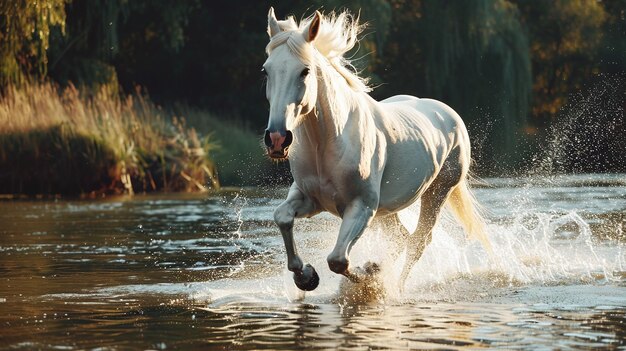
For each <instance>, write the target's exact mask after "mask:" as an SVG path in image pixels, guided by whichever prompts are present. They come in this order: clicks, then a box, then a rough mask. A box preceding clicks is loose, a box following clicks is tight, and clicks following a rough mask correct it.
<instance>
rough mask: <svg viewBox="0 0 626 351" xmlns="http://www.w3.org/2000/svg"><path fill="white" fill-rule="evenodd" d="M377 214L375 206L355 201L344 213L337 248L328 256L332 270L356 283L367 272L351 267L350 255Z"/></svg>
mask: <svg viewBox="0 0 626 351" xmlns="http://www.w3.org/2000/svg"><path fill="white" fill-rule="evenodd" d="M375 214H376V210H375V208H374V206H368V205H366V204H365V203H363V202H362V201H355V202H353V203H352V204H351V205H350V206H348V208H347V209H346V211H345V212H344V215H343V221H342V222H341V227H340V229H339V236H338V237H337V243H336V244H335V248H334V249H333V251H332V252H331V253H330V255H328V258H327V261H328V267H330V270H331V271H333V272H335V273H337V274H343V275H344V276H346V277H347V278H348V279H350V280H351V281H353V282H355V283H356V282H360V281H362V280H363V279H364V278H365V275H366V274H367V273H366V272H364V271H362V270H359V269H352V270H351V269H350V267H349V265H350V262H349V260H348V255H349V254H350V250H351V249H352V246H354V244H355V243H356V241H357V240H358V239H359V237H360V236H361V234H363V231H365V228H367V226H368V225H369V224H370V222H371V221H372V219H373V218H374V215H375Z"/></svg>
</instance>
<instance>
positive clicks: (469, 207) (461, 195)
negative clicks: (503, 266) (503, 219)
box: [448, 179, 492, 252]
mask: <svg viewBox="0 0 626 351" xmlns="http://www.w3.org/2000/svg"><path fill="white" fill-rule="evenodd" d="M448 204H449V205H450V208H451V209H452V212H453V213H454V215H455V216H456V217H457V218H458V220H459V221H460V222H461V224H462V225H463V228H464V229H465V232H466V233H467V235H468V237H469V238H470V239H477V240H479V241H480V242H481V243H482V244H483V247H484V248H485V249H486V250H487V251H489V252H491V251H492V250H491V243H490V242H489V238H487V234H486V232H485V220H484V219H483V216H482V209H481V207H480V205H479V204H478V201H476V197H474V194H473V193H472V191H471V190H470V188H469V185H468V181H467V179H464V180H463V181H461V183H459V184H458V185H457V186H456V187H455V188H454V189H453V190H452V193H451V194H450V198H449V199H448Z"/></svg>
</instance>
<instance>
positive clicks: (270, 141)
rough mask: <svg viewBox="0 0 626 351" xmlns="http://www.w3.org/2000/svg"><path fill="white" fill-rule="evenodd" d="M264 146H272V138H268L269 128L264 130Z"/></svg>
mask: <svg viewBox="0 0 626 351" xmlns="http://www.w3.org/2000/svg"><path fill="white" fill-rule="evenodd" d="M265 146H267V147H272V138H270V131H269V130H265Z"/></svg>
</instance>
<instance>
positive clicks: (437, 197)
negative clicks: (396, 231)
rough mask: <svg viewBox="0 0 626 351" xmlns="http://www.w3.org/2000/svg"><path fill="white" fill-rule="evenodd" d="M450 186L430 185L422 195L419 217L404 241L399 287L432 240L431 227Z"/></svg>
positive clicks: (401, 286)
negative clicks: (413, 230) (404, 254)
mask: <svg viewBox="0 0 626 351" xmlns="http://www.w3.org/2000/svg"><path fill="white" fill-rule="evenodd" d="M451 190H452V188H450V187H441V186H439V187H437V186H431V187H430V188H429V189H428V190H427V193H426V194H424V195H422V198H421V201H422V203H421V208H420V217H419V221H418V225H417V229H416V230H415V232H414V233H413V234H412V235H410V236H408V239H407V241H406V245H407V247H406V262H405V263H404V267H403V268H402V273H401V274H400V282H399V283H400V289H402V288H403V287H404V283H405V281H406V278H407V277H408V276H409V272H410V271H411V268H413V265H414V264H415V263H416V262H417V261H418V260H419V259H420V257H421V256H422V253H424V250H425V249H426V246H428V244H430V242H431V241H432V234H433V227H434V226H435V224H436V223H437V218H438V217H439V213H440V212H441V208H442V207H443V204H444V203H445V202H446V200H447V199H448V196H449V195H450V192H451Z"/></svg>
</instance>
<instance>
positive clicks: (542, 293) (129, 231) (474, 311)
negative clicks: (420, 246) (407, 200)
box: [0, 175, 626, 350]
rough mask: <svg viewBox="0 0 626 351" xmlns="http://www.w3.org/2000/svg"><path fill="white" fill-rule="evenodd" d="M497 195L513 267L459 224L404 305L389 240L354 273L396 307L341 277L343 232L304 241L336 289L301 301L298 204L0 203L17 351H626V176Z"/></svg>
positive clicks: (380, 239) (521, 183) (4, 329)
mask: <svg viewBox="0 0 626 351" xmlns="http://www.w3.org/2000/svg"><path fill="white" fill-rule="evenodd" d="M487 182H488V183H489V186H483V187H480V188H479V189H477V196H478V197H479V199H480V201H481V202H482V203H483V204H484V205H485V207H486V208H487V209H488V210H489V215H488V216H489V222H490V224H489V228H488V231H489V236H490V238H491V240H492V242H493V244H494V246H495V248H496V254H495V255H494V256H489V255H488V254H487V253H486V252H484V251H483V250H482V248H481V247H480V245H478V244H475V243H472V242H466V241H465V240H464V238H463V235H462V233H461V231H460V229H459V228H458V226H457V225H456V224H455V222H454V221H452V220H451V219H450V218H449V217H448V216H444V218H442V221H441V223H440V225H439V226H438V227H437V228H436V230H435V234H434V239H433V243H432V245H430V246H429V247H428V249H427V250H426V251H425V253H424V256H423V258H422V260H420V262H418V264H417V265H416V266H415V268H414V270H413V271H412V274H411V276H410V277H409V280H408V282H407V287H406V290H405V292H404V293H403V294H401V293H399V292H398V289H397V286H396V283H397V277H398V275H399V267H401V266H402V263H403V262H402V261H403V259H404V257H403V255H400V256H399V257H398V258H397V259H396V260H394V259H392V258H391V256H392V255H390V254H389V250H385V249H386V248H389V247H391V246H392V242H391V241H390V240H389V239H388V234H390V233H387V232H386V231H385V228H372V229H371V230H368V232H366V233H365V234H364V236H363V238H362V240H361V241H360V242H359V243H358V244H357V245H356V246H355V248H354V251H353V255H352V257H351V261H352V262H353V263H354V264H358V265H363V264H364V263H365V262H368V261H374V262H378V263H380V264H381V267H382V274H381V276H380V277H378V278H377V282H378V283H380V284H381V286H382V287H383V288H385V289H386V292H385V293H384V294H378V295H377V294H369V295H367V294H364V293H363V291H364V290H363V287H360V286H354V285H351V284H349V283H347V282H345V281H343V280H342V279H340V278H339V277H337V276H335V275H334V274H332V273H331V272H330V271H329V270H328V268H327V267H326V264H325V257H326V255H327V254H328V252H329V251H330V249H331V248H332V245H333V244H334V240H335V238H336V232H337V228H338V224H339V222H338V221H337V220H336V219H335V218H333V217H331V216H329V215H321V216H318V217H315V218H312V219H308V220H303V221H300V222H298V223H297V225H296V228H295V231H296V233H297V234H296V240H297V242H298V245H299V249H300V251H301V253H302V255H303V257H304V258H305V259H306V260H307V261H309V262H311V263H312V264H313V265H314V266H315V267H316V269H317V270H318V272H319V274H320V278H321V283H320V287H319V288H318V289H317V290H316V291H314V292H311V293H307V294H306V295H304V294H303V293H302V292H300V291H298V290H297V289H296V288H295V287H294V286H293V284H292V282H291V277H290V275H289V274H288V272H286V270H285V263H284V262H285V257H284V249H283V244H282V238H281V237H280V235H279V234H278V232H277V230H276V229H275V227H274V225H273V223H272V220H271V219H272V211H273V209H274V208H275V207H276V206H277V205H278V204H279V203H280V201H281V199H282V198H283V197H284V196H285V190H284V189H281V190H267V189H265V190H264V189H260V190H259V189H257V190H246V191H231V192H229V191H224V192H222V193H219V194H214V195H212V196H204V195H203V196H201V195H162V196H145V197H142V196H138V197H134V198H117V199H107V200H102V201H66V200H56V201H4V202H0V325H1V327H0V348H4V347H7V348H11V349H52V348H57V349H85V348H88V349H91V348H101V349H129V348H130V349H148V348H151V349H175V348H181V349H190V348H197V349H210V348H216V349H300V348H311V349H348V348H350V349H353V348H357V349H379V348H380V349H437V348H439V349H477V348H487V347H490V348H500V349H511V348H517V349H532V350H534V349H538V348H543V349H579V348H586V349H600V348H607V349H615V348H620V347H621V348H625V347H626V323H625V322H624V321H625V320H626V237H625V236H624V232H623V230H624V227H625V224H626V215H625V213H626V176H624V175H614V176H606V175H604V176H598V175H595V176H591V175H586V176H569V177H562V178H528V179H490V180H488V181H487ZM417 211H418V209H417V208H412V209H409V210H408V211H406V212H405V213H403V216H402V219H403V222H404V223H405V225H406V226H407V227H411V226H414V225H415V223H414V222H415V218H416V213H417ZM383 290H384V289H383Z"/></svg>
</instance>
